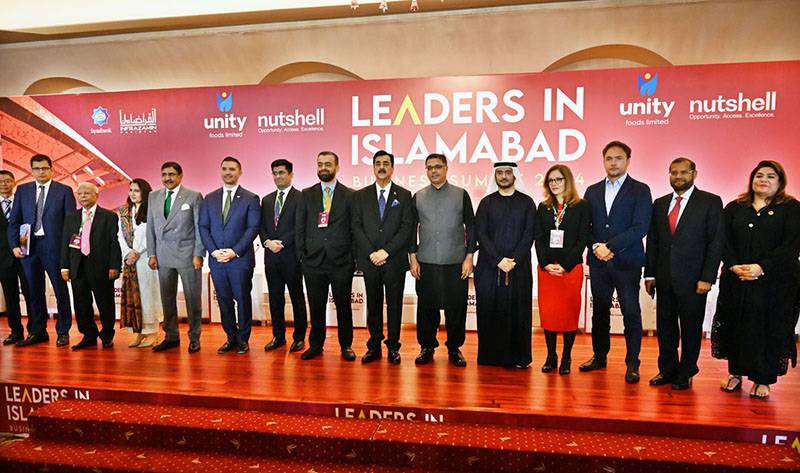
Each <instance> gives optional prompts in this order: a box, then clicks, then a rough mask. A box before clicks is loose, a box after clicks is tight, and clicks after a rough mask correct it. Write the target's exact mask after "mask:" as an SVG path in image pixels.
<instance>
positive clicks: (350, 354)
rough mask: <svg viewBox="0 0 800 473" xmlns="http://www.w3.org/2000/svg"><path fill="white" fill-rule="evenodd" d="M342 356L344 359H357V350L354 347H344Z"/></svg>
mask: <svg viewBox="0 0 800 473" xmlns="http://www.w3.org/2000/svg"><path fill="white" fill-rule="evenodd" d="M342 358H343V359H344V361H356V352H354V351H353V349H352V348H350V347H347V348H342Z"/></svg>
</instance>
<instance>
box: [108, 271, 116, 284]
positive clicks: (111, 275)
mask: <svg viewBox="0 0 800 473" xmlns="http://www.w3.org/2000/svg"><path fill="white" fill-rule="evenodd" d="M118 277H119V270H118V269H109V270H108V279H110V280H111V281H113V280H115V279H117V278H118Z"/></svg>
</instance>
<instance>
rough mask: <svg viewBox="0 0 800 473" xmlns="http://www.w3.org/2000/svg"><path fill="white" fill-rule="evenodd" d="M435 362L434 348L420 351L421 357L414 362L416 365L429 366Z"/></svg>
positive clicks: (418, 356)
mask: <svg viewBox="0 0 800 473" xmlns="http://www.w3.org/2000/svg"><path fill="white" fill-rule="evenodd" d="M431 361H433V348H423V349H422V350H420V351H419V355H417V359H415V360H414V363H416V364H418V365H427V364H428V363H430V362H431Z"/></svg>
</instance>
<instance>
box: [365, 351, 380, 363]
mask: <svg viewBox="0 0 800 473" xmlns="http://www.w3.org/2000/svg"><path fill="white" fill-rule="evenodd" d="M381 356H383V354H382V353H381V351H380V350H367V352H366V353H364V356H362V357H361V363H369V362H371V361H375V360H377V359H379V358H380V357H381Z"/></svg>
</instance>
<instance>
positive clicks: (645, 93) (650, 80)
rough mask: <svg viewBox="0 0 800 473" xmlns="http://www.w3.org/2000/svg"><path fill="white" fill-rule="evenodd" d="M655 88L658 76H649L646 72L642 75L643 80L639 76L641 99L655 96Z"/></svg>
mask: <svg viewBox="0 0 800 473" xmlns="http://www.w3.org/2000/svg"><path fill="white" fill-rule="evenodd" d="M657 88H658V74H656V75H654V76H651V75H650V73H649V72H648V73H646V74H645V75H644V78H642V76H639V93H640V94H642V97H649V96H651V95H653V94H655V93H656V89H657Z"/></svg>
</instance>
